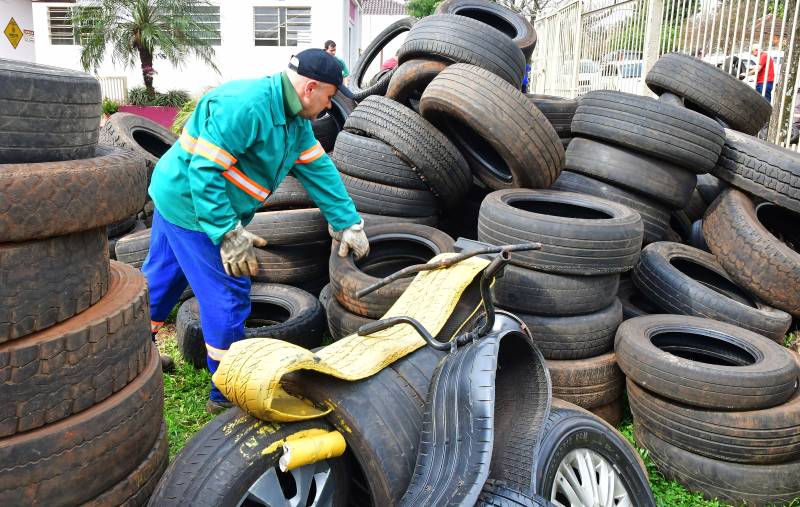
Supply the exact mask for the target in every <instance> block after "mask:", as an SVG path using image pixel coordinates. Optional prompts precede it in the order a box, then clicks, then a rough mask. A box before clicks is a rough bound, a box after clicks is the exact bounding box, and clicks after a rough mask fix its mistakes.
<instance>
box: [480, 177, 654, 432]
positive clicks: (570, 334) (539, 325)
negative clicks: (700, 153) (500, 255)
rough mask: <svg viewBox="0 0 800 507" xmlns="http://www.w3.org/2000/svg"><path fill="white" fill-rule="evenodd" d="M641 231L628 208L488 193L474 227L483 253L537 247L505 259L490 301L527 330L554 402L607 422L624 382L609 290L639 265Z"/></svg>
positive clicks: (578, 198) (557, 195)
mask: <svg viewBox="0 0 800 507" xmlns="http://www.w3.org/2000/svg"><path fill="white" fill-rule="evenodd" d="M642 231H643V226H642V218H641V217H640V216H639V214H638V213H636V212H635V211H633V210H632V209H630V208H628V207H626V206H622V205H620V204H617V203H614V202H611V201H607V200H604V199H600V198H597V197H592V196H588V195H584V194H575V193H570V192H560V191H554V190H524V189H515V190H501V191H497V192H493V193H491V194H489V196H488V197H487V198H486V199H485V200H484V201H483V205H482V206H481V212H480V219H479V223H478V237H479V239H480V240H481V241H484V242H487V243H491V244H496V245H505V244H514V243H525V242H531V241H533V242H537V241H538V242H541V243H542V244H543V247H542V249H541V250H539V251H531V252H524V253H514V254H512V255H511V263H510V265H509V266H507V268H506V270H505V273H504V275H503V277H501V278H499V279H498V280H497V281H496V282H495V285H494V287H493V293H494V297H495V301H496V303H497V305H498V306H499V307H500V308H506V309H508V310H511V311H513V313H514V314H515V315H517V316H519V317H520V318H521V319H522V320H523V321H524V322H525V324H526V325H527V326H528V328H529V329H530V331H531V334H532V335H533V339H534V342H535V343H536V345H537V346H538V348H539V350H540V351H541V352H542V354H543V355H544V357H545V359H546V360H547V367H548V369H549V370H550V375H551V379H552V382H553V395H554V396H555V397H558V398H561V399H564V400H566V401H569V402H571V403H574V404H576V405H578V406H581V407H583V408H587V409H591V410H597V411H598V412H599V413H602V414H603V415H604V416H605V417H606V418H607V419H608V420H610V421H612V422H616V421H618V420H619V418H620V417H621V411H622V403H621V399H620V398H621V396H622V393H623V390H624V382H625V379H624V376H623V375H622V373H621V372H620V370H619V368H618V367H617V364H616V357H615V355H614V352H613V342H614V333H615V332H616V330H617V326H619V324H620V323H621V322H622V305H621V304H620V302H619V301H618V300H617V298H616V294H617V286H618V283H619V274H620V273H622V272H625V271H628V270H630V269H631V268H632V267H633V265H634V264H635V263H636V260H637V259H638V257H639V252H640V249H641V245H642V234H643V232H642Z"/></svg>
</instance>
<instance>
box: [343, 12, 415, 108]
mask: <svg viewBox="0 0 800 507" xmlns="http://www.w3.org/2000/svg"><path fill="white" fill-rule="evenodd" d="M416 22H417V20H416V19H415V18H411V17H408V18H401V19H398V20H397V21H395V22H393V23H392V24H390V25H389V26H387V27H386V28H384V29H383V31H381V33H379V34H378V35H376V36H375V38H374V39H372V42H370V43H369V44H368V45H367V47H366V48H364V51H363V52H362V53H361V55H360V56H359V57H358V60H356V64H355V65H354V66H353V71H352V72H351V73H350V90H352V92H353V97H354V98H355V99H356V101H357V102H360V101H362V100H364V99H365V98H367V97H369V96H370V95H383V94H384V93H385V92H386V88H387V87H388V86H389V80H390V79H391V78H392V73H391V72H388V73H386V74H384V75H383V76H382V77H381V78H380V79H378V81H377V82H376V83H375V84H373V85H372V86H364V84H363V83H362V82H363V81H364V78H365V77H366V76H365V74H366V72H367V70H368V69H369V67H370V64H372V62H373V60H375V58H376V57H377V56H378V55H379V54H380V53H381V51H383V48H385V47H386V46H387V45H388V44H389V43H390V42H391V41H393V40H394V39H395V38H397V36H398V35H400V34H402V33H405V32H407V31H409V30H411V27H412V26H414V23H416Z"/></svg>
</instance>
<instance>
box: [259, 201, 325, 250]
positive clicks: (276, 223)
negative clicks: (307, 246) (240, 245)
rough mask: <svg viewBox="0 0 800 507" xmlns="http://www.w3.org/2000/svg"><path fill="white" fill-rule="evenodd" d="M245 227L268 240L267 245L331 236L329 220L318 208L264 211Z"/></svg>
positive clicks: (318, 239) (300, 241) (311, 241)
mask: <svg viewBox="0 0 800 507" xmlns="http://www.w3.org/2000/svg"><path fill="white" fill-rule="evenodd" d="M245 228H246V229H247V230H248V231H250V232H252V233H253V234H255V235H257V236H261V237H262V238H264V239H265V240H267V246H291V245H298V244H303V243H313V242H319V241H327V240H328V238H329V236H328V222H327V221H326V220H325V217H324V216H323V215H322V212H321V211H320V210H319V209H318V208H305V209H303V208H301V209H291V210H282V211H266V212H263V211H262V212H260V213H256V214H255V215H254V216H253V220H252V221H251V222H250V223H249V224H247V226H246V227H245Z"/></svg>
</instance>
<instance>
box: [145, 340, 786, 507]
mask: <svg viewBox="0 0 800 507" xmlns="http://www.w3.org/2000/svg"><path fill="white" fill-rule="evenodd" d="M793 345H796V342H794V343H793ZM158 346H159V349H160V350H161V351H162V352H166V353H168V354H170V355H171V356H172V357H173V358H174V359H175V363H176V366H177V368H176V371H175V373H173V374H169V375H165V376H164V416H165V418H166V420H167V426H168V428H169V455H170V459H172V458H174V457H175V455H176V454H177V453H178V452H179V451H180V450H181V448H183V446H184V444H186V441H187V440H189V438H191V436H192V435H193V434H194V433H196V432H197V431H198V430H199V429H200V428H202V427H203V425H204V424H205V423H207V422H208V421H210V420H211V419H212V416H210V415H208V414H206V412H205V403H206V400H207V397H208V383H209V381H210V379H211V376H210V375H209V373H208V371H206V370H202V371H198V370H196V369H194V367H192V366H190V365H189V364H187V363H186V362H185V361H183V359H182V358H181V357H180V353H179V352H178V348H177V345H176V343H175V326H174V325H170V324H168V325H166V326H164V329H163V330H162V331H161V332H160V333H159V335H158ZM619 430H620V432H621V433H622V434H623V435H625V437H626V438H627V439H628V440H629V441H630V442H631V443H632V444H634V445H636V442H635V441H634V438H633V423H632V421H631V419H630V416H629V415H628V416H627V417H626V418H625V420H624V421H623V422H622V423H621V424H620V425H619ZM636 449H637V450H638V451H639V454H640V455H641V456H642V459H643V460H644V463H645V465H646V466H647V471H648V473H649V474H650V486H651V487H652V489H653V494H654V495H655V497H656V502H657V503H658V505H659V507H723V506H728V505H729V504H726V503H723V502H719V501H716V500H713V501H708V500H704V499H703V496H702V495H701V494H700V493H692V492H690V491H688V490H687V489H686V488H684V487H683V486H681V485H680V484H678V483H677V482H675V481H668V480H666V479H665V478H664V477H663V476H662V475H661V473H660V472H659V471H658V470H657V469H656V467H655V465H653V462H652V460H651V459H650V457H649V456H648V453H647V450H645V449H642V448H639V447H638V446H637V447H636ZM791 507H800V499H796V500H795V501H794V502H792V504H791Z"/></svg>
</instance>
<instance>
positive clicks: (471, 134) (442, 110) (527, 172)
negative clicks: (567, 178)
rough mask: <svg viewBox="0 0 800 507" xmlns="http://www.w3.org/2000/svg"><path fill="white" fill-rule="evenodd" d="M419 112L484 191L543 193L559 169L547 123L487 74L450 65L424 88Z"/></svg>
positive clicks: (560, 158)
mask: <svg viewBox="0 0 800 507" xmlns="http://www.w3.org/2000/svg"><path fill="white" fill-rule="evenodd" d="M419 108H420V113H421V114H422V116H423V117H424V118H425V119H427V120H428V121H430V122H431V123H433V124H434V125H436V126H437V127H438V128H439V129H440V130H441V131H442V132H444V133H445V134H446V135H447V136H448V137H449V138H450V140H451V141H453V143H454V144H455V145H456V146H457V147H458V148H459V150H461V153H462V154H463V155H464V157H465V158H466V159H467V162H468V163H469V165H470V167H471V168H472V172H473V174H474V175H476V176H477V177H478V178H479V179H480V180H481V181H482V182H483V183H484V184H485V185H486V186H487V187H489V188H492V189H496V190H501V189H504V188H518V187H522V188H547V187H549V186H550V185H551V184H552V183H553V182H554V181H555V180H556V178H558V175H559V173H560V172H561V169H562V168H563V167H564V149H563V147H562V146H561V141H560V139H559V138H558V134H557V133H556V131H555V130H554V129H553V127H552V125H550V122H548V121H547V118H545V116H544V115H543V114H542V112H541V111H539V110H538V109H537V108H536V106H534V105H533V104H532V103H531V101H530V100H528V99H527V98H525V95H524V94H523V93H522V92H520V91H519V89H518V88H515V87H513V86H512V85H510V84H508V83H506V82H505V81H503V80H502V79H501V78H499V77H498V76H496V75H494V74H492V73H491V72H490V71H488V70H485V69H482V68H480V67H476V66H475V65H467V64H463V63H460V64H455V65H451V66H450V67H448V68H446V69H445V70H443V71H441V72H440V73H439V75H438V76H436V77H435V78H433V81H431V83H430V84H429V85H428V87H427V88H425V93H423V94H422V99H420V103H419Z"/></svg>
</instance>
